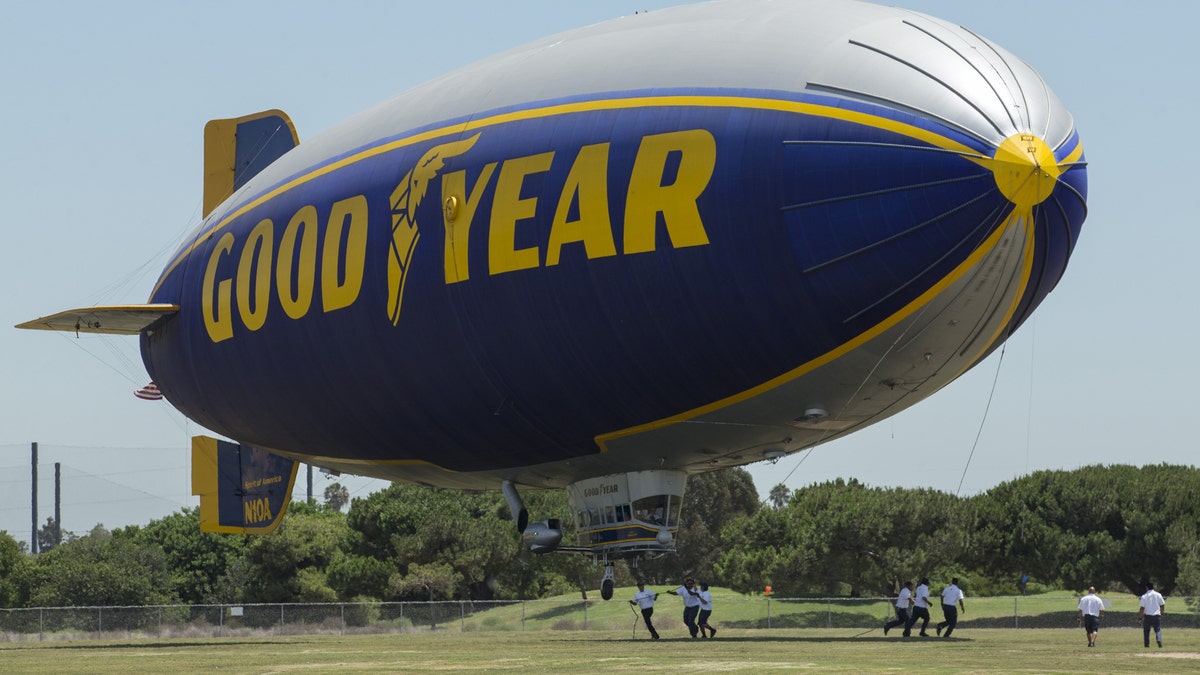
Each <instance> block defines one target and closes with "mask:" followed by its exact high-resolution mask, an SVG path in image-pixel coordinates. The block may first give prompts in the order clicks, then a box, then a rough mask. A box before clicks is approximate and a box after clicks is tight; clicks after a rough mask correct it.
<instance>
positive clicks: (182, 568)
mask: <svg viewBox="0 0 1200 675" xmlns="http://www.w3.org/2000/svg"><path fill="white" fill-rule="evenodd" d="M1197 494H1200V470H1198V469H1196V468H1193V467H1183V466H1168V465H1157V466H1146V467H1140V468H1139V467H1133V466H1090V467H1085V468H1082V469H1078V470H1074V471H1039V472H1036V473H1033V474H1031V475H1028V476H1025V477H1022V478H1018V479H1015V480H1013V481H1010V482H1006V483H1003V484H1001V485H998V486H996V487H994V488H992V489H991V490H988V491H987V492H985V493H982V494H979V495H975V496H972V497H958V496H955V495H951V494H947V493H944V492H939V491H936V490H930V489H905V488H874V487H868V486H865V485H863V484H861V483H858V482H857V481H854V480H850V481H844V480H840V479H839V480H837V481H831V482H824V483H818V484H813V485H810V486H808V487H804V488H800V489H797V490H795V491H788V490H787V488H785V487H783V486H776V488H775V489H773V490H772V491H771V493H770V497H769V499H768V500H767V503H765V504H763V503H760V502H759V499H758V493H757V491H756V489H755V486H754V483H753V481H752V480H751V478H750V475H749V473H747V472H746V471H745V470H743V469H726V470H721V471H715V472H711V473H707V474H701V475H697V476H692V477H691V478H690V479H689V481H688V487H687V491H686V495H685V504H684V508H683V513H682V518H681V523H680V531H679V536H678V538H677V541H678V553H677V554H676V555H668V556H663V557H661V558H658V559H655V560H649V561H640V562H639V563H638V564H637V566H636V567H635V568H631V567H630V566H629V565H626V564H625V563H619V564H618V566H617V584H618V585H628V584H631V583H632V582H633V581H634V579H635V578H636V579H642V580H644V581H646V582H647V583H650V584H655V585H657V584H670V583H675V582H678V581H679V580H680V579H681V578H683V577H685V576H691V577H696V578H697V579H704V580H707V581H709V583H713V584H717V585H720V586H727V587H730V588H732V589H734V590H737V591H740V592H744V593H755V592H762V590H763V588H764V586H768V585H769V586H772V590H773V594H774V595H777V596H783V597H804V596H863V597H879V596H886V595H890V594H892V593H893V592H894V591H895V590H896V587H897V583H898V581H899V580H901V579H910V578H916V577H919V576H928V577H929V578H930V579H932V580H934V584H935V585H936V584H937V583H939V582H943V581H948V580H949V579H950V578H951V577H958V578H959V579H960V580H961V581H962V584H963V585H964V586H965V587H966V588H967V590H968V592H970V593H971V594H973V595H977V596H978V595H1010V594H1016V593H1018V592H1019V591H1020V590H1022V586H1021V584H1022V583H1023V582H1022V580H1023V579H1028V580H1029V581H1030V582H1031V583H1033V584H1034V585H1035V587H1040V588H1065V589H1072V590H1078V589H1082V588H1086V587H1087V586H1090V585H1095V586H1096V587H1097V588H1101V589H1105V590H1125V591H1129V592H1134V591H1136V590H1138V589H1140V586H1141V584H1142V583H1143V581H1145V580H1147V579H1149V580H1152V581H1154V583H1155V584H1156V585H1157V586H1158V588H1159V589H1160V590H1162V591H1163V592H1164V593H1166V594H1175V595H1197V594H1200V501H1198V500H1197V499H1196V495H1197ZM331 497H332V498H331ZM525 497H526V504H527V506H528V507H529V512H530V514H532V515H534V516H535V517H537V518H541V517H555V516H556V515H565V514H567V513H568V509H567V505H566V497H565V491H562V490H550V491H530V492H528V493H527V494H526V495H525ZM326 498H327V501H328V503H326V504H319V505H318V504H306V503H294V504H293V505H292V507H291V509H290V511H289V513H288V515H287V516H285V518H284V520H283V522H282V524H281V525H280V527H279V528H278V529H277V530H276V531H275V532H273V533H272V534H270V535H267V536H247V537H243V536H237V535H221V534H213V533H203V532H201V531H200V524H199V513H198V510H197V509H191V508H185V509H182V510H180V511H178V512H176V513H173V514H171V515H168V516H166V517H164V518H161V519H158V520H154V521H151V522H150V523H149V524H147V525H145V526H129V527H124V528H119V529H115V530H112V531H109V530H107V529H105V528H104V527H103V526H100V525H97V526H96V528H94V529H93V530H92V531H91V532H89V533H87V534H83V535H72V534H70V533H64V535H63V537H62V541H61V543H59V544H58V545H56V546H53V547H52V548H50V549H49V550H47V551H44V552H42V553H40V554H37V555H30V554H29V553H27V552H26V551H25V550H24V549H23V544H18V542H17V541H16V540H15V539H13V537H11V536H10V535H9V534H8V533H7V532H0V606H3V607H47V606H86V605H143V604H175V603H184V604H250V603H260V602H261V603H277V602H337V601H367V600H447V599H478V600H488V599H534V598H541V597H547V596H553V595H560V594H563V593H570V592H581V593H583V594H584V596H585V597H586V594H587V593H588V590H589V589H595V588H597V587H598V585H599V578H600V574H601V572H602V569H601V568H600V567H598V566H595V565H593V564H591V562H590V561H589V560H588V559H587V558H585V557H583V556H579V555H558V554H550V555H542V556H536V555H532V554H529V553H528V552H526V551H524V550H523V548H522V547H521V545H520V543H519V539H518V535H517V532H516V529H515V527H514V526H513V522H512V519H511V516H510V514H509V509H508V505H507V503H506V502H505V500H504V498H503V496H502V495H500V493H499V492H498V491H489V492H471V491H457V490H442V489H436V488H427V487H422V486H417V485H407V484H393V485H391V486H389V487H388V488H387V489H385V490H381V491H379V492H376V493H374V494H371V495H369V496H367V497H365V498H359V499H354V500H353V501H352V502H351V503H350V505H349V509H348V511H347V512H346V513H342V512H341V508H340V507H341V506H342V502H344V501H345V494H344V492H339V491H337V490H334V491H333V492H332V493H330V492H329V491H327V494H326ZM335 507H337V508H335ZM563 523H564V527H566V528H567V529H568V532H567V536H566V539H567V541H573V536H572V533H571V532H570V519H569V518H564V519H563Z"/></svg>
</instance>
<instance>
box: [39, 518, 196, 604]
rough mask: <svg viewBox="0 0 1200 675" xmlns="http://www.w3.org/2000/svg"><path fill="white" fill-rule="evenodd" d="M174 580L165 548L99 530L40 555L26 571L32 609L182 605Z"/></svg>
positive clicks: (98, 528) (97, 527)
mask: <svg viewBox="0 0 1200 675" xmlns="http://www.w3.org/2000/svg"><path fill="white" fill-rule="evenodd" d="M170 581H171V576H170V570H169V569H168V566H167V562H166V556H165V555H163V551H162V548H160V547H159V546H157V545H155V544H143V543H139V542H137V541H136V540H135V539H134V538H133V537H129V536H114V535H112V534H110V533H109V532H108V531H107V530H105V529H104V528H103V527H101V526H99V525H97V526H96V527H95V528H94V529H93V530H92V531H91V532H90V533H89V534H87V535H85V536H82V537H76V538H74V539H72V540H70V541H66V542H63V543H62V544H61V545H60V546H58V547H56V548H54V549H53V550H51V551H48V552H46V553H45V554H41V555H38V556H37V557H36V558H34V559H33V561H32V562H31V563H30V564H29V565H28V566H26V569H25V585H26V588H27V589H28V590H27V593H28V599H27V605H28V606H34V607H70V606H87V605H155V604H168V603H174V602H178V601H179V598H178V597H177V596H175V595H174V594H173V592H172V590H171V589H172V584H171V583H170Z"/></svg>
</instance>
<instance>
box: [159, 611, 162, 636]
mask: <svg viewBox="0 0 1200 675" xmlns="http://www.w3.org/2000/svg"><path fill="white" fill-rule="evenodd" d="M162 611H163V608H162V607H159V608H158V637H162V614H163V612H162Z"/></svg>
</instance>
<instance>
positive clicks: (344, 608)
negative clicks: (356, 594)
mask: <svg viewBox="0 0 1200 675" xmlns="http://www.w3.org/2000/svg"><path fill="white" fill-rule="evenodd" d="M339 606H340V607H341V608H342V635H345V634H346V603H344V602H343V603H341V604H340V605H339ZM363 614H364V616H365V615H366V609H365V608H364V609H363Z"/></svg>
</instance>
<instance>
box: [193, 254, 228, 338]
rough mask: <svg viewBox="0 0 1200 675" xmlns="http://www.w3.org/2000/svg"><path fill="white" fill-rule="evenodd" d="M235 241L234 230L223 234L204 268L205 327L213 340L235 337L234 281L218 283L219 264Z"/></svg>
mask: <svg viewBox="0 0 1200 675" xmlns="http://www.w3.org/2000/svg"><path fill="white" fill-rule="evenodd" d="M233 241H234V239H233V233H232V232H226V233H225V234H224V235H222V236H221V238H220V239H218V240H217V243H216V245H215V246H213V250H212V253H210V254H209V256H208V266H207V267H206V268H205V269H204V286H203V287H202V289H201V294H202V295H201V300H200V304H201V309H202V310H203V312H204V328H205V330H207V331H208V338H209V339H210V340H212V341H213V342H220V341H222V340H228V339H229V338H231V337H233V316H232V311H233V307H232V302H231V301H230V300H231V297H230V296H231V295H232V292H231V287H232V286H233V281H232V280H231V279H222V280H221V283H220V284H217V283H216V278H217V265H219V264H220V262H221V256H222V255H225V254H227V253H229V252H230V251H231V250H233ZM214 286H215V288H214ZM214 291H215V294H214ZM214 304H215V305H216V306H215V307H214Z"/></svg>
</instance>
